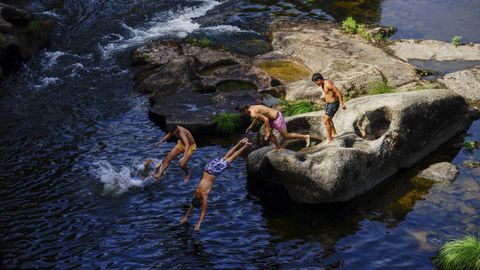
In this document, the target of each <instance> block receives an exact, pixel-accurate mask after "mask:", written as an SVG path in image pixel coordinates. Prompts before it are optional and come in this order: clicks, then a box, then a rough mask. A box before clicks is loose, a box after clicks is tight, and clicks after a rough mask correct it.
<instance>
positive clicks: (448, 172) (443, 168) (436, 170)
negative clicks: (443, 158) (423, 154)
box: [417, 162, 458, 183]
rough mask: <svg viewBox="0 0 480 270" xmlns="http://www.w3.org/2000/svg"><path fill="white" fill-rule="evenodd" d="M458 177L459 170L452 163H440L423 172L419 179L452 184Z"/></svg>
mask: <svg viewBox="0 0 480 270" xmlns="http://www.w3.org/2000/svg"><path fill="white" fill-rule="evenodd" d="M457 175H458V169H457V167H456V166H455V165H453V164H452V163H450V162H440V163H435V164H432V165H430V166H429V167H428V168H426V169H425V170H423V171H421V172H420V173H419V174H418V175H417V177H420V178H425V179H430V180H433V181H436V182H441V183H451V182H453V181H454V180H455V177H457Z"/></svg>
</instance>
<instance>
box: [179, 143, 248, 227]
mask: <svg viewBox="0 0 480 270" xmlns="http://www.w3.org/2000/svg"><path fill="white" fill-rule="evenodd" d="M250 145H251V143H250V142H249V141H248V139H247V138H243V139H242V140H240V141H239V142H238V143H237V144H236V145H235V146H234V147H232V148H231V149H230V150H228V152H227V153H226V154H225V155H224V156H223V157H219V158H215V159H212V160H211V161H210V162H209V163H207V165H206V166H205V168H204V171H203V177H202V179H201V180H200V183H199V184H198V186H197V188H196V189H195V192H194V194H193V199H192V202H191V204H190V207H189V208H188V210H187V212H186V213H185V216H184V217H183V218H182V220H181V221H180V223H181V224H184V223H185V222H187V220H188V217H189V216H190V213H191V212H192V210H193V207H195V208H199V207H200V206H201V207H202V212H201V213H200V218H199V219H198V222H197V225H196V226H195V231H200V225H201V223H202V221H203V218H204V217H205V213H206V212H207V200H208V194H209V193H210V191H211V190H212V188H213V184H214V183H215V179H216V178H217V176H219V175H220V174H221V173H222V172H223V171H224V170H225V169H227V168H228V167H229V166H230V165H231V164H232V162H233V160H234V159H235V158H237V157H238V156H239V155H240V154H242V153H243V151H245V149H247V147H248V146H250Z"/></svg>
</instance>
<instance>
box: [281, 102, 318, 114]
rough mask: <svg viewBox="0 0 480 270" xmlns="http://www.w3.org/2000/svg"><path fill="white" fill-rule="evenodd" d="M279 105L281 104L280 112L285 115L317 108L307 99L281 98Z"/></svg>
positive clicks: (311, 110)
mask: <svg viewBox="0 0 480 270" xmlns="http://www.w3.org/2000/svg"><path fill="white" fill-rule="evenodd" d="M280 105H281V106H282V112H283V114H284V115H285V116H294V115H298V114H302V113H308V112H313V111H317V110H318V107H316V106H315V104H313V102H311V101H308V100H295V101H287V100H284V99H282V100H280Z"/></svg>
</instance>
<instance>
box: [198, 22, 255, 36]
mask: <svg viewBox="0 0 480 270" xmlns="http://www.w3.org/2000/svg"><path fill="white" fill-rule="evenodd" d="M199 30H201V31H207V32H214V33H225V32H230V33H254V34H255V33H257V32H255V31H253V30H243V29H241V28H239V27H237V26H233V25H224V24H222V25H217V26H209V27H203V28H201V29H199Z"/></svg>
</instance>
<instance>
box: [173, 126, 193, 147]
mask: <svg viewBox="0 0 480 270" xmlns="http://www.w3.org/2000/svg"><path fill="white" fill-rule="evenodd" d="M177 129H178V133H177V134H175V136H176V137H177V138H178V139H181V135H180V134H183V135H185V137H187V139H188V142H189V143H190V144H194V143H195V140H194V139H193V135H192V133H190V131H189V130H188V129H186V128H184V127H181V126H177Z"/></svg>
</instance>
